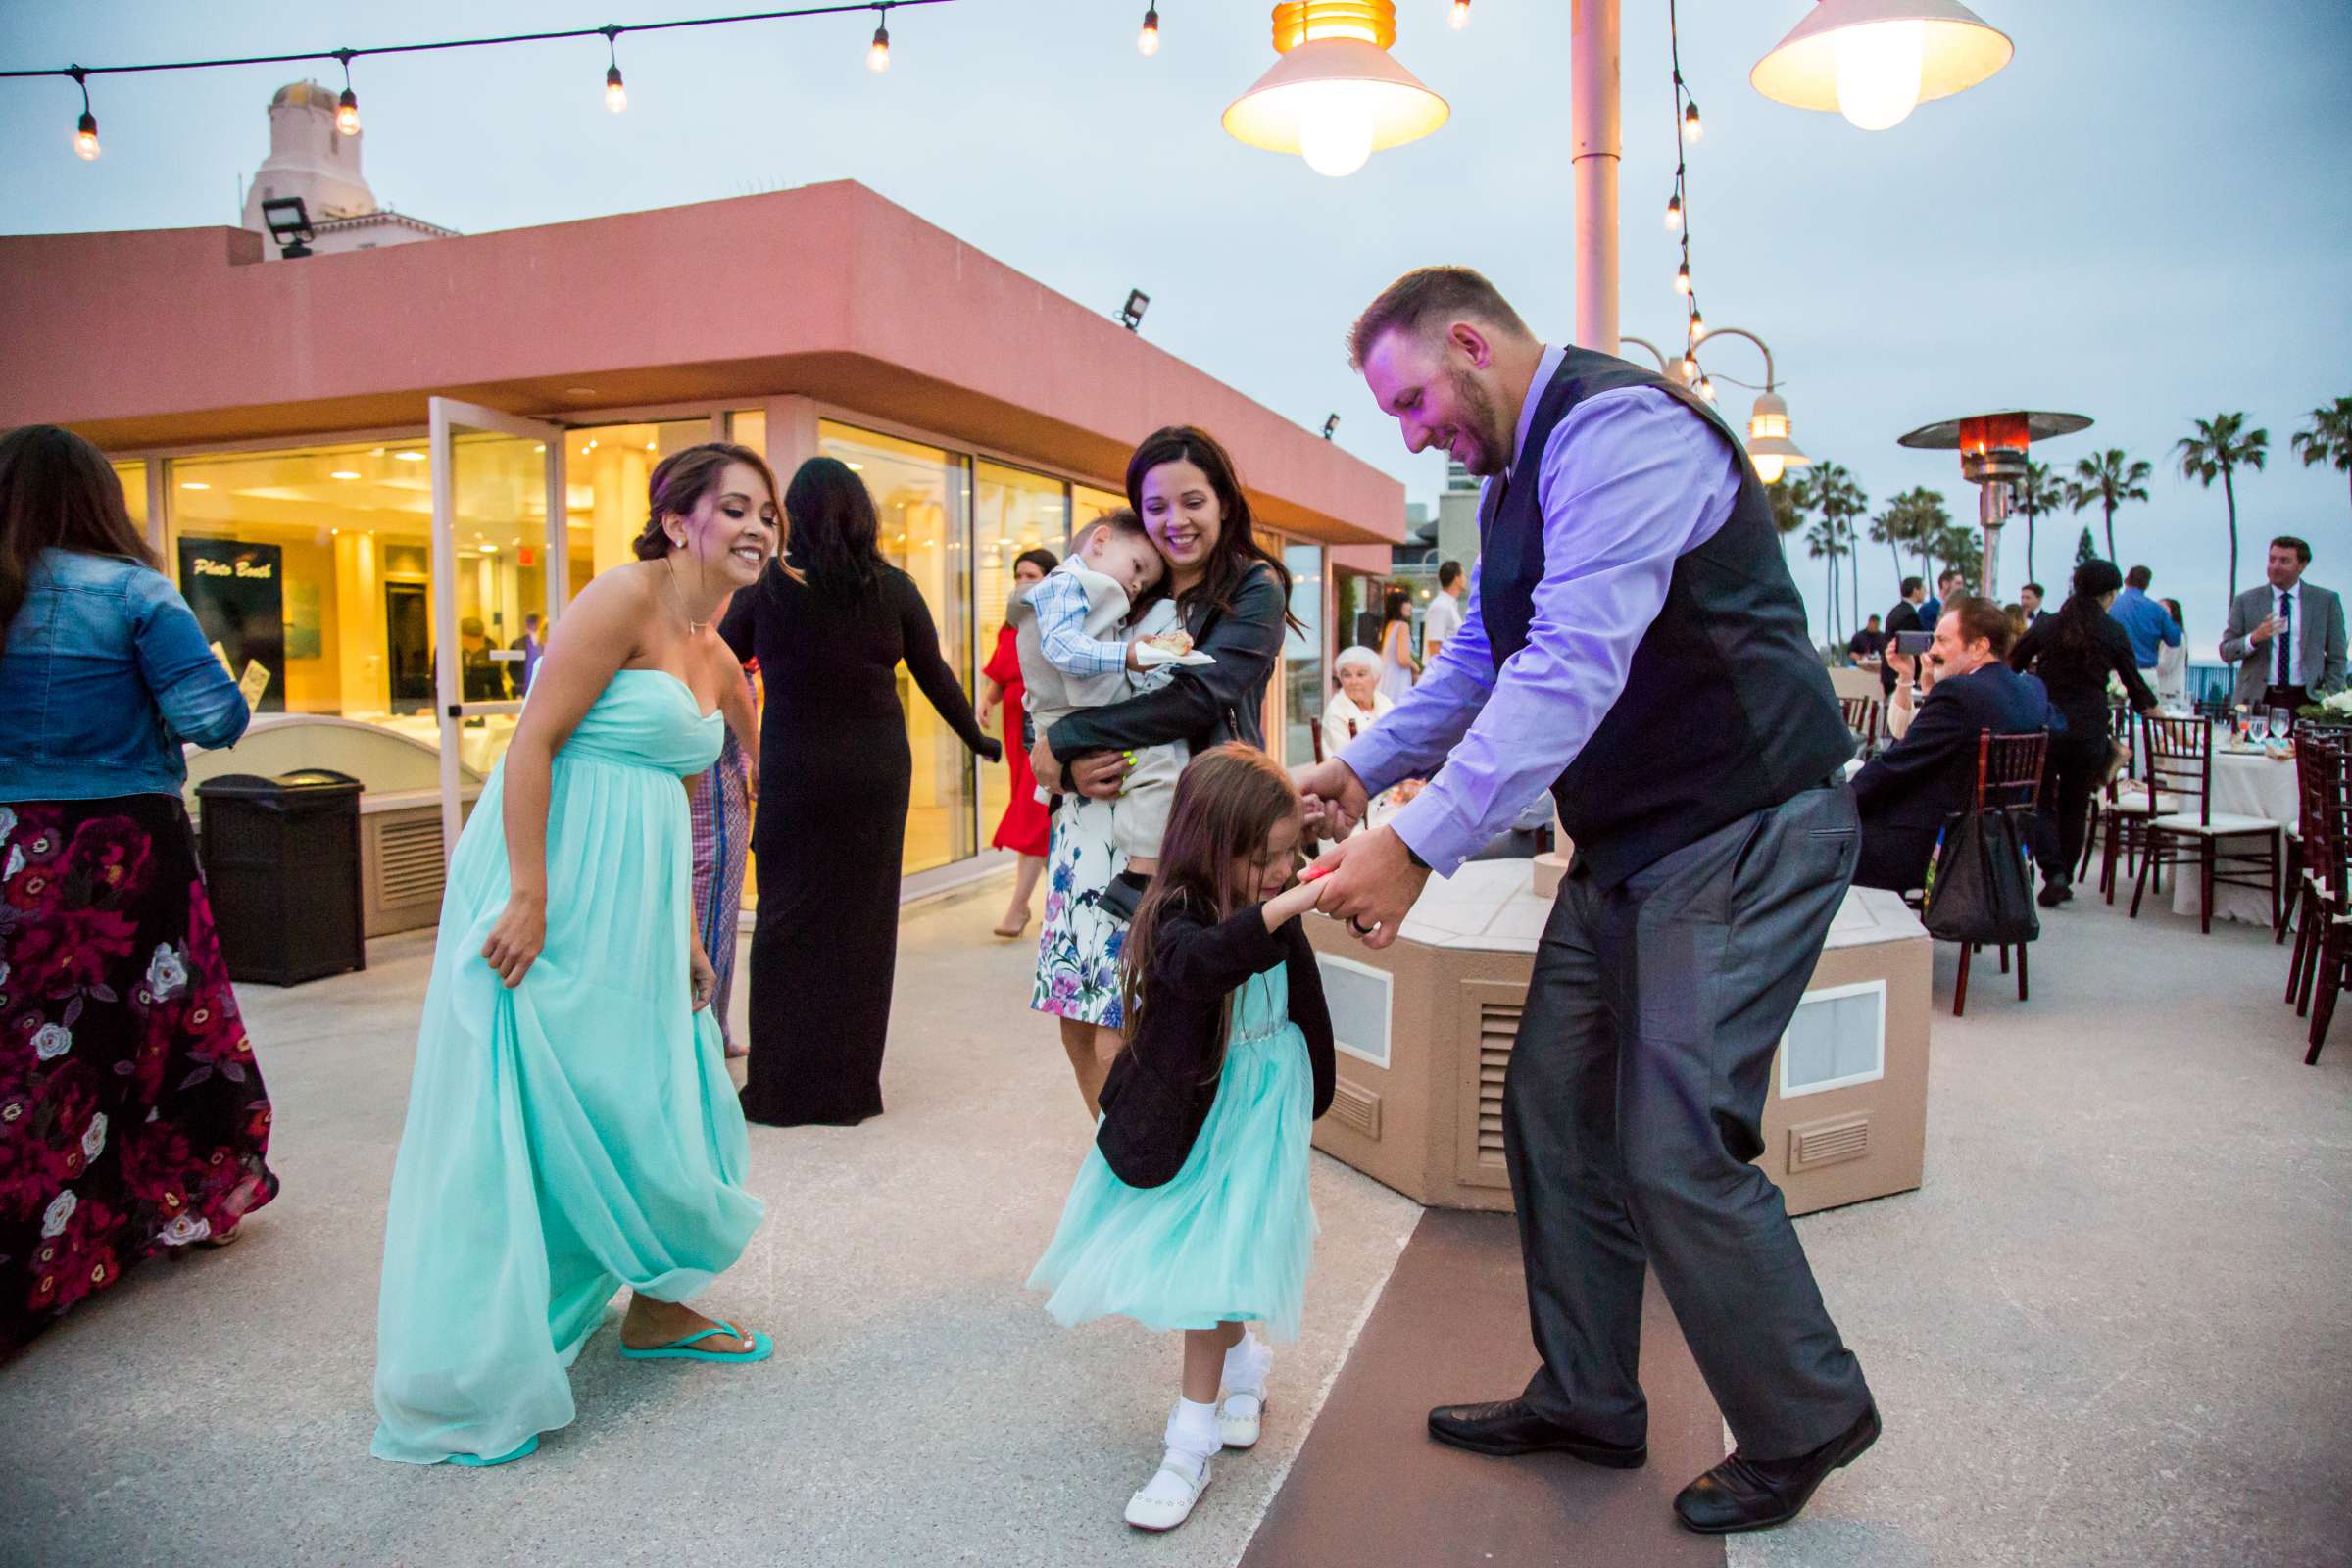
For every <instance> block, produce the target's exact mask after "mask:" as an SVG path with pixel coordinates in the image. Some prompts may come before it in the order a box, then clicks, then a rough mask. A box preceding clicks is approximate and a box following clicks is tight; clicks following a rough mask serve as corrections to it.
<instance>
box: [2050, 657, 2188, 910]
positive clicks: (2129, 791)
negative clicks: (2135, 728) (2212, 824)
mask: <svg viewBox="0 0 2352 1568" xmlns="http://www.w3.org/2000/svg"><path fill="white" fill-rule="evenodd" d="M2107 733H2108V734H2110V735H2112V736H2114V737H2115V739H2116V740H2117V741H2118V742H2119V743H2120V744H2121V745H2122V746H2123V748H2124V760H2123V765H2122V766H2121V767H2119V768H2117V769H2116V772H2115V776H2114V777H2112V778H2110V779H2109V780H2108V781H2107V785H2106V788H2105V789H2103V790H2099V791H2094V792H2093V793H2092V795H2091V797H2090V823H2089V827H2088V830H2087V831H2086V832H2084V833H2083V835H2082V864H2081V865H2079V866H2077V867H2076V868H2075V880H2076V881H2078V882H2080V881H2082V879H2083V878H2084V877H2086V876H2088V875H2090V857H2091V853H2092V852H2093V851H2094V850H2099V849H2101V847H2102V846H2101V841H2100V838H2099V829H2100V828H2101V827H2102V826H2103V827H2105V829H2106V830H2107V837H2106V840H2105V844H2104V853H2103V854H2101V856H2100V858H2099V891H2100V892H2101V893H2103V894H2105V895H2106V897H2107V902H2108V903H2109V904H2113V903H2114V902H2115V873H2116V868H2117V867H2118V866H2119V865H2120V866H2121V867H2122V868H2123V869H2124V871H2125V872H2126V873H2127V874H2130V873H2133V872H2136V871H2137V869H2138V866H2139V858H2140V857H2141V856H2143V855H2145V854H2146V853H2147V840H2148V831H2147V829H2148V819H2149V818H2151V817H2156V816H2162V815H2164V814H2166V813H2167V812H2170V811H2177V810H2179V809H2180V798H2179V797H2178V796H2174V795H2159V796H2158V797H2157V798H2156V799H2155V800H2154V801H2153V802H2151V801H2150V800H2149V799H2148V797H2147V792H2146V791H2144V790H2141V789H2137V788H2135V787H2133V786H2134V780H2135V778H2136V776H2137V774H2138V766H2137V762H2138V758H2139V748H2138V747H2137V746H2136V745H2135V744H2134V737H2133V732H2132V727H2131V709H2129V708H2127V707H2125V706H2124V705H2123V704H2121V703H2118V704H2116V705H2114V706H2113V707H2111V708H2110V709H2108V711H2107ZM2163 890H2164V885H2163V883H2162V882H2161V881H2160V882H2158V884H2157V891H2158V892H2160V893H2161V892H2162V891H2163Z"/></svg>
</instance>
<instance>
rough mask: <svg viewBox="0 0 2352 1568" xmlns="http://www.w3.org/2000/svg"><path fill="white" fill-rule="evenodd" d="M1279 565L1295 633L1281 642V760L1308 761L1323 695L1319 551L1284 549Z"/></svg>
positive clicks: (1301, 547)
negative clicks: (1286, 571)
mask: <svg viewBox="0 0 2352 1568" xmlns="http://www.w3.org/2000/svg"><path fill="white" fill-rule="evenodd" d="M1282 564H1284V565H1285V566H1288V567H1289V568H1290V570H1291V613H1292V614H1293V615H1295V616H1297V617H1298V619H1299V628H1300V629H1293V630H1291V631H1288V632H1286V633H1285V634H1284V637H1283V643H1282V730H1283V734H1282V745H1283V753H1282V760H1283V761H1285V762H1288V763H1291V764H1293V765H1296V764H1298V763H1300V762H1306V761H1311V760H1313V758H1314V738H1313V735H1312V733H1311V732H1310V731H1309V729H1308V727H1307V720H1308V719H1309V718H1314V719H1318V720H1319V719H1321V718H1322V716H1323V704H1324V701H1325V697H1326V694H1325V692H1324V690H1323V547H1322V546H1321V545H1299V544H1285V545H1284V546H1283V547H1282Z"/></svg>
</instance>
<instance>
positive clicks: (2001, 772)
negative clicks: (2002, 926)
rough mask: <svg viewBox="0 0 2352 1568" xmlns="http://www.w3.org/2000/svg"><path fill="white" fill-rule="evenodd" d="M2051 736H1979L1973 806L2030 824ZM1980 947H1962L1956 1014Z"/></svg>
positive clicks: (2022, 953)
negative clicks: (2008, 811)
mask: <svg viewBox="0 0 2352 1568" xmlns="http://www.w3.org/2000/svg"><path fill="white" fill-rule="evenodd" d="M2049 752H2050V736H2049V732H2048V731H2047V730H2034V731H2033V732H2032V733H2031V734H2025V735H1995V734H1994V733H1993V732H1992V731H1990V730H1981V731H1979V732H1978V734H1977V788H1976V797H1975V809H1977V810H1980V811H1982V810H1984V809H1985V808H1987V807H1993V808H2014V809H2020V810H2022V811H2023V812H2024V813H2025V815H2026V817H2027V819H2028V820H2032V818H2033V816H2034V812H2035V811H2036V809H2038V808H2039V807H2040V805H2041V770H2042V767H2043V764H2044V763H2045V762H2047V761H2048V760H2049ZM2026 946H2027V945H2026V944H2025V943H2023V942H2020V943H2019V944H2017V1000H2018V1001H2020V1002H2023V1001H2025V1000H2026ZM1976 951H1977V944H1976V943H1973V942H1963V943H1962V944H1960V977H1959V979H1958V980H1957V981H1956V982H1955V983H1954V984H1953V987H1952V1016H1953V1017H1955V1018H1957V1017H1959V1016H1960V1013H1961V1009H1962V1008H1964V1007H1966V1006H1967V1005H1968V965H1969V959H1970V958H1971V957H1972V956H1975V954H1976ZM2000 951H2001V973H2003V974H2007V973H2008V972H2009V944H2007V943H2005V942H2004V943H2002V944H2000Z"/></svg>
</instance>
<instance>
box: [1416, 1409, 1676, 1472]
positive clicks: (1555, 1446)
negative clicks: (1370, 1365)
mask: <svg viewBox="0 0 2352 1568" xmlns="http://www.w3.org/2000/svg"><path fill="white" fill-rule="evenodd" d="M1429 1435H1430V1436H1431V1437H1433V1438H1435V1439H1437V1440H1438V1441H1439V1442H1440V1443H1449V1444H1451V1445H1452V1446H1455V1447H1457V1448H1468V1449H1469V1450H1470V1451H1471V1452H1472V1453H1499V1454H1505V1455H1508V1454H1515V1453H1565V1454H1570V1455H1572V1456H1574V1457H1576V1458H1579V1459H1582V1460H1584V1461H1585V1462H1586V1463H1587V1464H1597V1465H1606V1466H1607V1467H1608V1468H1610V1469H1611V1470H1634V1469H1639V1468H1640V1467H1641V1466H1642V1465H1643V1464H1645V1463H1647V1462H1648V1460H1649V1445H1647V1444H1645V1443H1637V1444H1634V1445H1632V1446H1622V1445H1619V1444H1615V1443H1602V1442H1600V1441H1598V1440H1597V1439H1593V1438H1588V1437H1586V1436H1585V1435H1584V1434H1583V1433H1581V1432H1578V1431H1575V1430H1573V1429H1571V1428H1569V1427H1564V1426H1562V1425H1560V1424H1559V1423H1558V1422H1557V1421H1553V1420H1551V1419H1549V1418H1547V1417H1545V1416H1541V1415H1538V1414H1537V1413H1536V1412H1535V1411H1533V1410H1531V1409H1529V1408H1528V1407H1527V1401H1526V1400H1524V1399H1502V1400H1498V1401H1497V1402H1495V1403H1494V1404H1441V1405H1439V1406H1438V1407H1437V1408H1436V1409H1435V1410H1432V1411H1430V1412H1429Z"/></svg>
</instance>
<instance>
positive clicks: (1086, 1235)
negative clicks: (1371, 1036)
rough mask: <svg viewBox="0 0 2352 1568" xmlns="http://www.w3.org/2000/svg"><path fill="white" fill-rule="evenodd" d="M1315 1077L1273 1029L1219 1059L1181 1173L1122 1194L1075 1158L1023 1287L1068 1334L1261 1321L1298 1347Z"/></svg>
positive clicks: (1098, 1163) (1102, 1166)
mask: <svg viewBox="0 0 2352 1568" xmlns="http://www.w3.org/2000/svg"><path fill="white" fill-rule="evenodd" d="M1313 1133H1314V1078H1313V1074H1312V1072H1311V1070H1310V1069H1309V1067H1308V1065H1307V1057H1306V1040H1305V1037H1304V1036H1302V1035H1300V1034H1299V1030H1298V1028H1297V1027H1296V1026H1295V1025H1292V1024H1290V1023H1289V1022H1287V1021H1285V1022H1284V1023H1283V1024H1282V1025H1281V1026H1280V1028H1279V1029H1278V1030H1277V1031H1276V1032H1274V1033H1272V1034H1269V1035H1265V1036H1261V1037H1258V1038H1256V1039H1250V1040H1236V1041H1234V1042H1233V1044H1232V1045H1231V1046H1230V1047H1229V1048H1228V1049H1227V1052H1226V1057H1225V1075H1224V1078H1223V1079H1222V1080H1221V1081H1220V1082H1219V1084H1218V1086H1217V1099H1216V1103H1215V1104H1214V1105H1213V1106H1211V1107H1210V1109H1209V1113H1208V1120H1207V1121H1206V1122H1205V1123H1203V1124H1202V1126H1201V1136H1200V1138H1199V1139H1198V1140H1197V1141H1196V1142H1195V1143H1194V1145H1193V1152H1192V1153H1191V1155H1190V1156H1189V1157H1188V1158H1187V1159H1186V1160H1185V1162H1184V1168H1183V1169H1182V1170H1180V1171H1178V1172H1177V1173H1176V1178H1175V1180H1173V1181H1171V1182H1169V1183H1168V1184H1167V1185H1166V1186H1164V1187H1130V1186H1128V1185H1127V1184H1126V1183H1125V1182H1123V1181H1121V1180H1119V1179H1118V1177H1116V1176H1114V1175H1112V1174H1111V1170H1110V1166H1109V1165H1108V1164H1107V1163H1106V1162H1105V1161H1104V1160H1103V1152H1102V1151H1101V1150H1100V1149H1094V1148H1090V1149H1089V1150H1088V1151H1087V1155H1086V1162H1085V1163H1084V1164H1083V1165H1081V1166H1080V1167H1079V1170H1078V1180H1077V1182H1076V1183H1075V1184H1074V1185H1073V1186H1072V1187H1071V1189H1070V1197H1069V1201H1068V1202H1066V1203H1064V1204H1063V1205H1062V1210H1061V1224H1060V1226H1059V1227H1058V1228H1057V1229H1056V1230H1055V1231H1054V1241H1053V1244H1052V1245H1051V1246H1049V1247H1048V1248H1047V1249H1046V1255H1045V1256H1044V1257H1043V1258H1041V1259H1039V1261H1038V1265H1037V1268H1036V1270H1035V1272H1033V1273H1032V1274H1031V1275H1030V1276H1029V1288H1030V1289H1031V1290H1050V1291H1052V1292H1053V1293H1054V1294H1053V1295H1052V1296H1051V1297H1049V1298H1048V1299H1047V1300H1046V1310H1047V1311H1048V1312H1051V1313H1052V1314H1053V1315H1054V1320H1055V1321H1056V1322H1058V1323H1060V1324H1061V1325H1062V1326H1063V1327H1065V1328H1067V1327H1070V1326H1072V1325H1075V1324H1079V1323H1085V1322H1089V1321H1092V1320H1093V1319H1095V1318H1099V1317H1114V1316H1116V1317H1130V1318H1133V1319H1135V1321H1136V1322H1138V1323H1141V1324H1143V1325H1144V1326H1145V1327H1146V1328H1151V1329H1211V1328H1215V1327H1216V1326H1217V1325H1218V1324H1220V1323H1229V1322H1248V1321H1251V1320H1256V1321H1260V1322H1263V1323H1264V1324H1265V1326H1266V1332H1267V1333H1268V1335H1270V1336H1271V1337H1272V1338H1275V1339H1278V1340H1295V1339H1297V1338H1298V1337H1299V1309H1300V1307H1301V1306H1302V1304H1303V1303H1304V1300H1305V1296H1306V1270H1307V1264H1308V1261H1309V1259H1310V1258H1311V1256H1312V1254H1313V1252H1314V1244H1315V1210H1314V1204H1313V1203H1312V1201H1310V1200H1309V1199H1308V1197H1307V1158H1308V1153H1309V1140H1310V1139H1311V1138H1312V1136H1313Z"/></svg>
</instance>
